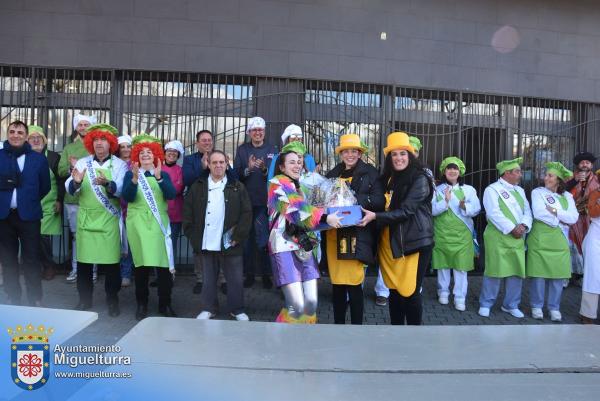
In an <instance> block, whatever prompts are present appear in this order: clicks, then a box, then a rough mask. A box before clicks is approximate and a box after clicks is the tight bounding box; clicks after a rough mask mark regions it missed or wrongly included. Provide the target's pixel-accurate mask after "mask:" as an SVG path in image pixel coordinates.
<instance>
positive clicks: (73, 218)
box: [58, 114, 96, 283]
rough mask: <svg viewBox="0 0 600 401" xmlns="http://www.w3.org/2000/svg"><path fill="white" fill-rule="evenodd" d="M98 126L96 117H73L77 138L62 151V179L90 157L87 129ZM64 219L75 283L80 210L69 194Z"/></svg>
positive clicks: (59, 171) (59, 164) (69, 278)
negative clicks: (68, 231) (86, 140)
mask: <svg viewBox="0 0 600 401" xmlns="http://www.w3.org/2000/svg"><path fill="white" fill-rule="evenodd" d="M92 124H96V117H95V116H86V115H83V114H77V115H75V117H73V129H74V130H75V131H76V132H77V136H76V137H75V139H74V140H73V142H72V143H70V144H68V145H67V146H65V148H64V149H63V151H62V154H61V157H60V162H59V163H58V175H59V177H60V178H62V179H66V178H68V177H69V176H70V175H71V172H72V171H73V167H74V166H75V163H77V160H79V159H81V158H82V157H86V156H87V155H88V152H87V150H86V149H85V146H83V138H84V137H85V135H86V130H87V128H88V127H89V126H90V125H92ZM64 204H65V208H64V212H65V213H64V217H65V220H66V221H67V222H68V223H69V229H70V231H71V235H72V237H73V241H72V243H71V245H72V250H71V251H72V257H71V272H70V273H69V275H68V276H67V281H68V282H70V283H75V281H76V280H77V251H76V249H77V245H76V240H77V238H76V235H75V233H76V231H77V211H78V210H79V200H78V198H77V197H76V196H72V195H70V194H69V193H66V194H65V199H64Z"/></svg>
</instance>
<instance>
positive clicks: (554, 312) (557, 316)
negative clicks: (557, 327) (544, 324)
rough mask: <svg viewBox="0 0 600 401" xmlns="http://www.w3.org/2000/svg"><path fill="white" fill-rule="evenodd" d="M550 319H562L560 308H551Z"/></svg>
mask: <svg viewBox="0 0 600 401" xmlns="http://www.w3.org/2000/svg"><path fill="white" fill-rule="evenodd" d="M550 320H552V321H553V322H561V321H562V315H561V314H560V311H558V310H551V311H550Z"/></svg>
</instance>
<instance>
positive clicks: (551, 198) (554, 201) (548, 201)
mask: <svg viewBox="0 0 600 401" xmlns="http://www.w3.org/2000/svg"><path fill="white" fill-rule="evenodd" d="M542 192H544V191H538V193H539V194H540V197H541V198H542V202H544V205H545V206H550V207H553V208H555V209H558V208H559V207H560V208H562V209H563V210H565V208H563V206H562V203H560V200H559V199H558V197H557V196H556V194H555V193H553V192H551V191H548V190H546V191H545V192H546V193H545V194H544V193H542ZM548 213H550V212H548ZM558 226H559V227H560V231H562V233H563V235H564V236H565V238H566V239H567V242H569V226H568V225H566V224H563V223H561V222H560V220H559V221H558Z"/></svg>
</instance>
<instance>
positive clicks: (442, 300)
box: [438, 294, 448, 305]
mask: <svg viewBox="0 0 600 401" xmlns="http://www.w3.org/2000/svg"><path fill="white" fill-rule="evenodd" d="M438 302H439V303H441V304H442V305H448V294H442V295H440V296H439V298H438Z"/></svg>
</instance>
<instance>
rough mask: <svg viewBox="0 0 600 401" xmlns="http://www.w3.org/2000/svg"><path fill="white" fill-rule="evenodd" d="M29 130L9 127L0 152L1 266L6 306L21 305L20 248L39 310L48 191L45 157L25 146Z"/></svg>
mask: <svg viewBox="0 0 600 401" xmlns="http://www.w3.org/2000/svg"><path fill="white" fill-rule="evenodd" d="M27 135H28V128H27V124H25V123H23V122H22V121H13V122H12V123H11V124H10V125H9V126H8V140H7V141H5V142H4V144H3V148H2V149H0V263H2V266H3V275H4V288H5V290H6V293H7V295H8V300H9V303H11V304H15V305H18V304H20V303H21V285H20V283H19V263H18V259H17V258H18V253H19V244H20V245H21V259H22V264H23V272H24V275H25V285H26V288H27V299H28V302H29V305H32V306H40V304H41V300H42V277H41V275H42V268H41V265H40V221H41V220H42V206H41V200H42V199H43V198H44V196H46V194H47V193H48V192H49V191H50V172H49V168H48V161H47V160H46V157H45V156H44V155H42V154H40V153H37V152H34V151H33V150H32V149H31V146H30V145H29V144H28V143H27Z"/></svg>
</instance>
